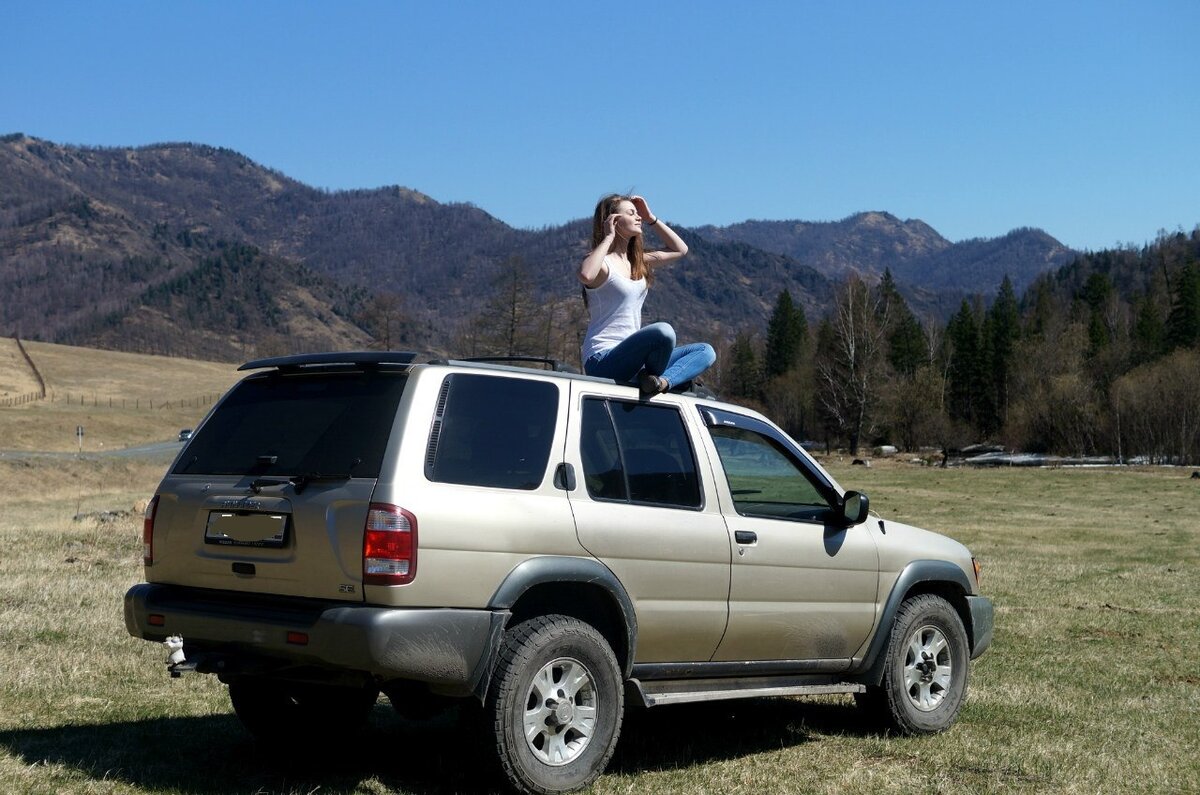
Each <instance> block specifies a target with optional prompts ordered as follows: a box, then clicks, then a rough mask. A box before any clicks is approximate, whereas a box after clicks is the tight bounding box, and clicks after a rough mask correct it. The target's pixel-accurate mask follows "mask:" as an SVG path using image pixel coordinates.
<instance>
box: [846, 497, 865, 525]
mask: <svg viewBox="0 0 1200 795" xmlns="http://www.w3.org/2000/svg"><path fill="white" fill-rule="evenodd" d="M870 512H871V500H870V499H868V498H867V495H865V494H863V493H862V492H859V491H848V492H846V496H845V497H843V498H842V521H844V522H845V523H846V524H847V525H852V524H862V523H863V522H865V521H866V520H867V514H869V513H870Z"/></svg>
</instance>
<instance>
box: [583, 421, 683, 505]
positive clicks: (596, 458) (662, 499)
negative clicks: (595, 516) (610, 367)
mask: <svg viewBox="0 0 1200 795" xmlns="http://www.w3.org/2000/svg"><path fill="white" fill-rule="evenodd" d="M581 433H582V435H583V439H582V441H581V453H582V457H583V467H584V480H585V482H586V483H587V486H588V493H589V494H590V495H592V497H595V498H597V499H619V500H626V499H628V500H629V501H630V502H641V503H650V504H654V505H674V506H679V507H683V508H697V507H699V506H700V502H701V501H700V480H699V477H698V476H697V474H696V460H695V456H694V455H693V454H692V445H691V442H690V441H689V439H688V436H687V431H686V429H685V428H684V426H683V418H682V417H681V416H680V415H679V412H678V411H677V410H675V409H674V408H672V407H669V406H648V405H646V404H644V403H625V402H620V401H602V400H589V401H586V402H585V403H584V420H583V426H582V431H581ZM626 495H628V496H626Z"/></svg>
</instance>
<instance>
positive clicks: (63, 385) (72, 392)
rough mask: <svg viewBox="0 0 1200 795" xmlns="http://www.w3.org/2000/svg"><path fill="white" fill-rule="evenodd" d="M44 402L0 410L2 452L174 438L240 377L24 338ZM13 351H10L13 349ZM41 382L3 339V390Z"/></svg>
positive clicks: (98, 447)
mask: <svg viewBox="0 0 1200 795" xmlns="http://www.w3.org/2000/svg"><path fill="white" fill-rule="evenodd" d="M24 345H25V348H26V350H27V351H28V352H29V356H30V358H31V359H33V361H34V363H35V364H36V365H37V367H38V369H39V370H40V371H41V373H42V377H43V378H44V379H45V381H46V389H47V392H48V393H49V396H48V397H47V399H46V400H41V401H36V402H33V403H27V404H24V405H21V406H17V407H0V450H49V451H60V452H69V451H77V450H78V449H79V446H78V438H77V436H76V433H75V429H76V428H77V427H78V426H83V428H84V437H83V450H84V451H85V452H88V451H92V452H95V451H104V450H112V449H115V448H121V447H129V446H132V445H136V444H145V443H148V442H156V441H166V440H170V439H173V438H175V436H176V435H177V434H178V433H179V430H180V429H181V428H192V427H195V426H196V424H197V423H198V422H199V421H200V420H201V419H203V417H204V415H205V413H206V412H207V411H208V409H209V408H210V407H211V405H212V402H213V400H214V399H215V398H216V397H217V396H219V395H220V394H221V393H223V392H224V391H225V390H226V389H228V388H229V387H230V386H231V385H232V384H233V383H234V382H235V381H236V380H237V379H238V377H239V374H238V373H237V372H236V365H232V364H225V363H218V362H200V361H193V360H190V359H175V358H171V357H167V356H148V355H145V354H136V353H119V352H116V351H98V350H93V349H90V348H75V347H71V346H68V345H51V344H48V343H42V342H25V343H24ZM10 351H11V355H10V353H9V352H10ZM10 389H11V391H12V392H13V394H23V393H25V392H32V391H35V390H36V389H37V385H36V381H35V380H34V379H33V376H32V373H31V372H30V371H29V367H28V365H26V363H25V361H24V359H22V358H21V357H20V355H19V354H18V353H17V352H16V345H15V344H14V343H13V341H12V340H11V339H0V393H2V392H3V391H5V390H10Z"/></svg>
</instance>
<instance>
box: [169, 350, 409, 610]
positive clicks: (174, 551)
mask: <svg viewBox="0 0 1200 795" xmlns="http://www.w3.org/2000/svg"><path fill="white" fill-rule="evenodd" d="M406 384H407V375H406V372H405V371H404V370H402V369H394V368H393V369H389V368H380V367H365V368H364V367H344V366H343V367H318V368H293V369H288V368H284V369H279V370H272V371H269V372H266V373H261V374H257V375H253V376H250V377H249V378H246V379H245V380H243V381H242V382H240V383H239V384H238V385H237V386H235V387H234V388H233V390H231V391H230V393H229V394H228V395H227V396H226V397H225V398H224V399H222V401H221V402H220V403H219V404H218V405H217V407H216V408H215V409H214V410H213V412H212V414H211V415H210V416H209V417H208V418H207V419H206V420H205V421H204V423H203V425H201V427H200V428H198V429H197V431H196V433H195V435H194V436H193V438H192V439H191V440H190V441H189V443H188V445H187V446H186V447H185V448H184V449H183V451H182V452H181V453H180V456H179V458H178V459H177V460H176V462H175V464H174V465H173V466H172V468H171V470H170V472H169V473H168V474H167V476H166V477H165V478H164V480H163V482H162V484H161V485H160V486H159V492H158V505H157V509H156V511H155V514H154V524H153V543H152V563H151V564H150V565H148V566H147V567H146V579H147V580H148V581H150V582H160V583H175V584H180V585H189V586H195V587H200V588H214V589H220V590H226V591H242V592H250V593H264V594H274V595H283V596H301V597H312V598H319V599H340V600H347V601H360V600H361V599H362V590H363V589H362V539H363V525H364V522H365V520H366V516H367V510H368V506H369V505H370V501H371V495H372V493H373V491H374V489H375V483H376V480H377V478H378V477H379V470H380V466H381V465H382V462H383V457H384V454H385V451H386V449H387V447H388V441H389V438H390V436H391V433H392V428H393V425H394V424H395V418H396V411H397V407H398V406H399V403H400V399H401V397H402V396H403V394H404V389H405V386H406Z"/></svg>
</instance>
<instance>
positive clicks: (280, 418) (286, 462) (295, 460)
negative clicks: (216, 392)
mask: <svg viewBox="0 0 1200 795" xmlns="http://www.w3.org/2000/svg"><path fill="white" fill-rule="evenodd" d="M407 380H408V377H407V375H405V374H404V373H395V372H386V371H383V372H376V373H321V374H303V375H282V374H278V373H276V374H273V375H270V376H267V377H265V378H253V379H250V380H247V381H243V382H242V383H240V384H238V385H237V386H236V387H234V390H233V391H232V392H231V393H230V394H229V396H228V397H226V398H225V400H223V401H222V402H221V404H220V406H219V407H218V408H217V410H216V412H214V413H213V415H212V416H211V417H209V418H208V420H207V421H206V422H205V423H204V426H203V427H202V428H201V429H200V431H199V432H198V433H197V434H196V435H195V437H194V438H193V439H192V440H191V442H190V443H189V444H188V447H187V453H186V455H185V457H183V458H181V459H180V460H179V463H178V464H177V465H176V466H175V470H174V474H177V475H179V474H185V475H192V474H195V475H247V474H249V475H272V474H274V475H288V476H291V475H313V474H320V475H353V476H355V477H378V476H379V468H380V465H381V464H382V462H383V453H384V450H385V449H386V447H387V442H388V437H389V436H390V435H391V431H392V422H393V420H395V417H396V406H397V404H398V403H399V402H400V396H401V395H402V394H403V393H404V386H405V384H406V383H407Z"/></svg>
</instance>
